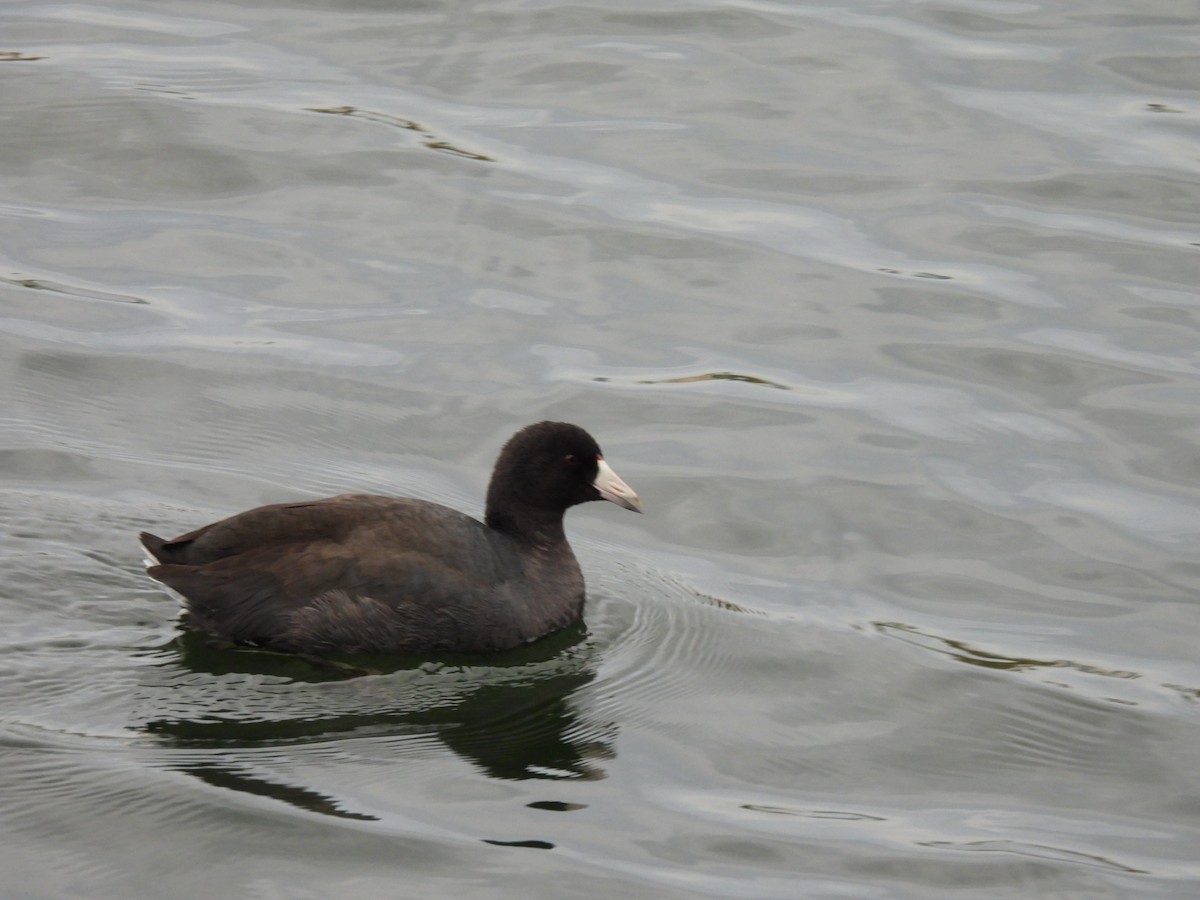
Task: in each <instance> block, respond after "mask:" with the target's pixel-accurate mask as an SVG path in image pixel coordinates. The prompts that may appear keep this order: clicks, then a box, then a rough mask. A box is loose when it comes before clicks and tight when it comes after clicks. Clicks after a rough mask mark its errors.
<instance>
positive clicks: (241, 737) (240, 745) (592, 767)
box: [143, 623, 615, 819]
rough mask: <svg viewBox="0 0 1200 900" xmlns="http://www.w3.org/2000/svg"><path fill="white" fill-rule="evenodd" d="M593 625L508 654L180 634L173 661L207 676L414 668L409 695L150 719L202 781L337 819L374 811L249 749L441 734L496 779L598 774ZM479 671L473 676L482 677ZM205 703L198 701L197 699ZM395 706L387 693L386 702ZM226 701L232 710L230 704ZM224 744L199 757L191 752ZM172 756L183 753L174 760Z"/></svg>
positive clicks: (327, 674) (332, 677) (292, 676)
mask: <svg viewBox="0 0 1200 900" xmlns="http://www.w3.org/2000/svg"><path fill="white" fill-rule="evenodd" d="M588 639H589V635H588V633H587V630H586V627H585V626H584V625H583V624H582V623H579V624H577V625H575V626H573V627H571V628H568V629H566V630H565V631H562V632H559V633H557V634H555V635H552V636H550V637H548V638H545V639H543V640H540V641H537V642H535V643H533V644H529V645H526V646H523V647H520V648H517V649H515V650H512V651H509V652H507V653H503V654H496V655H490V656H487V657H468V656H458V655H455V656H450V655H442V656H440V657H438V658H436V659H433V658H430V657H424V658H420V657H408V658H403V659H398V658H389V659H378V658H363V657H353V658H349V657H346V658H338V659H334V660H316V659H306V658H301V657H296V656H288V655H283V654H275V653H262V652H258V651H254V650H245V649H233V648H229V647H221V646H217V645H214V644H213V643H212V642H211V641H210V639H208V638H206V637H205V636H204V635H201V634H197V633H195V632H191V631H183V632H181V634H180V636H179V637H178V638H177V639H176V640H175V641H173V642H172V644H171V645H170V650H169V652H168V654H167V661H166V665H168V666H175V667H180V666H182V667H184V668H185V669H187V670H190V671H191V672H193V673H200V674H204V675H206V676H217V677H223V676H229V675H246V676H271V677H273V679H274V680H275V682H276V683H278V682H279V681H280V680H282V679H286V680H287V681H290V682H294V683H320V682H330V681H340V680H347V679H354V678H364V677H368V678H369V677H371V676H380V675H383V676H387V675H390V674H394V673H401V674H405V673H407V674H411V675H413V676H414V679H415V680H414V681H413V682H411V684H412V685H415V688H414V690H412V691H411V695H409V694H407V693H406V692H404V691H398V692H397V696H396V697H395V701H394V704H391V705H390V708H386V709H382V710H381V709H379V705H378V702H376V703H375V704H374V707H373V708H372V709H371V710H370V711H369V712H361V713H359V712H347V711H346V709H345V704H344V703H342V704H341V708H340V709H337V710H333V711H331V712H330V713H329V714H328V715H321V714H318V715H315V716H314V715H313V709H312V705H311V702H309V703H305V704H302V705H303V709H299V710H297V713H296V715H295V717H288V716H286V715H285V716H282V717H280V716H279V715H278V713H279V712H280V708H281V707H285V706H286V703H287V697H286V691H285V692H284V695H283V696H282V697H281V698H279V701H278V703H275V704H274V706H273V709H272V710H271V712H272V715H271V717H270V718H269V719H268V718H264V717H262V716H257V715H256V716H246V717H238V716H237V715H228V714H219V713H216V712H215V710H211V709H208V708H207V707H205V706H204V705H203V704H202V703H199V702H198V703H197V712H196V715H195V717H173V718H162V717H159V718H153V719H151V720H150V721H148V722H147V723H146V724H145V725H144V726H143V727H144V730H145V731H146V732H147V733H149V734H151V735H153V736H154V737H155V739H156V740H157V741H161V742H167V743H168V744H169V745H170V746H171V747H173V748H177V749H186V750H188V751H189V752H188V753H187V754H185V755H186V758H187V762H186V763H178V762H171V763H168V765H170V766H171V768H174V769H176V770H177V771H182V772H186V773H188V774H190V775H193V776H195V777H196V778H199V779H201V780H202V781H204V782H206V783H207V784H210V785H213V786H217V787H222V788H225V789H228V790H235V791H242V792H246V793H250V794H255V795H259V796H269V797H272V798H274V799H276V800H280V801H282V802H285V803H288V804H291V805H293V806H296V807H299V808H302V809H306V810H309V811H311V812H317V813H321V814H325V815H331V816H337V817H341V818H353V819H372V818H375V817H374V816H369V815H363V814H360V813H355V812H347V811H346V810H345V809H343V808H342V806H341V805H340V804H339V802H338V801H336V800H335V799H333V798H331V797H329V796H327V795H325V794H322V793H320V792H317V791H314V790H312V789H310V788H308V787H302V786H297V785H295V784H286V783H282V782H280V781H278V780H275V779H274V778H273V777H266V776H265V775H264V773H263V772H261V771H259V770H258V767H257V766H254V765H253V764H250V763H249V762H248V760H246V759H239V757H243V758H244V757H246V754H241V753H239V752H238V751H239V750H248V751H253V750H254V749H255V748H260V747H267V746H270V747H275V748H278V747H279V746H281V745H287V744H295V743H305V742H310V741H315V740H321V741H326V740H336V739H338V738H349V737H371V738H378V737H384V738H386V737H388V736H413V735H421V736H434V737H435V738H436V740H437V741H438V742H439V743H440V744H441V745H443V746H444V747H445V748H447V749H448V750H450V751H452V752H454V753H455V754H457V755H458V756H460V757H462V758H463V759H465V760H468V761H470V762H472V763H474V764H475V765H476V766H478V767H479V768H480V769H481V770H482V771H484V772H485V773H486V774H488V775H489V776H491V777H493V778H500V779H510V780H520V779H580V778H602V777H603V776H604V772H603V770H602V769H601V768H600V767H599V764H600V762H601V761H603V760H605V759H608V758H610V757H611V756H612V745H613V742H614V739H615V734H614V732H613V729H612V726H611V725H609V724H606V723H599V724H598V723H595V722H588V721H585V720H584V719H583V718H582V717H581V716H580V713H579V712H578V711H577V710H576V709H575V708H573V706H572V703H571V698H572V696H573V695H574V694H576V692H578V691H579V690H580V689H581V688H582V687H583V686H585V685H587V684H589V683H590V682H591V681H592V680H593V679H594V678H595V670H594V660H593V659H592V658H591V656H592V654H591V645H590V644H589V640H588ZM448 668H449V669H450V670H451V671H453V672H454V673H456V677H455V678H453V679H452V682H451V686H450V689H449V690H447V685H446V682H445V680H443V681H441V682H439V687H438V689H437V696H436V702H430V697H429V695H428V694H427V693H426V694H424V695H423V694H422V693H421V690H420V686H421V680H422V678H423V677H424V675H423V673H425V672H427V673H430V675H431V676H433V675H436V673H438V672H442V671H446V670H447V669H448ZM476 676H477V677H476ZM198 699H199V698H198ZM389 703H390V698H389ZM226 708H227V707H226ZM204 749H208V750H213V751H217V752H214V753H212V754H207V753H206V754H203V758H202V759H200V760H198V759H197V758H196V753H195V751H196V750H204ZM176 758H177V757H176Z"/></svg>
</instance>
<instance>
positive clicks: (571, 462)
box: [563, 453, 579, 466]
mask: <svg viewBox="0 0 1200 900" xmlns="http://www.w3.org/2000/svg"><path fill="white" fill-rule="evenodd" d="M563 462H565V463H566V464H567V465H568V466H578V465H579V458H578V457H577V456H575V454H574V453H568V454H567V455H566V456H564V457H563Z"/></svg>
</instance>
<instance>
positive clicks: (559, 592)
mask: <svg viewBox="0 0 1200 900" xmlns="http://www.w3.org/2000/svg"><path fill="white" fill-rule="evenodd" d="M589 500H609V501H611V502H613V503H615V504H617V505H618V506H621V507H624V508H625V509H630V510H633V511H635V512H641V501H640V500H639V499H638V496H637V494H635V493H634V492H633V490H632V489H631V488H630V487H629V486H628V485H627V484H626V483H625V482H624V481H622V480H621V479H620V478H619V477H618V476H617V474H616V473H615V472H614V471H613V470H612V469H611V468H610V467H609V465H608V463H607V462H605V460H604V456H603V454H602V453H601V452H600V447H599V446H598V445H597V443H596V441H595V439H593V438H592V436H591V435H590V434H588V433H587V432H586V431H584V430H583V429H582V428H580V427H578V426H577V425H570V424H567V423H565V422H539V423H537V424H535V425H529V426H527V427H526V428H523V429H521V430H520V431H518V432H517V433H516V434H515V435H513V437H512V438H511V439H510V440H509V441H508V442H507V443H506V444H505V445H504V447H503V449H502V450H501V451H500V455H499V457H498V458H497V460H496V465H495V468H494V469H493V471H492V477H491V481H490V483H489V485H488V490H487V504H486V511H485V515H484V518H483V521H482V522H481V521H479V520H478V519H475V518H472V517H471V516H468V515H466V514H465V513H461V512H458V511H457V510H454V509H451V508H449V507H447V506H442V505H441V504H438V503H432V502H430V501H427V500H416V499H410V498H402V497H387V496H377V495H372V494H343V495H340V496H337V497H329V498H326V499H323V500H308V501H302V502H299V503H279V504H273V505H271V506H260V507H257V508H255V509H251V510H247V511H246V512H242V513H238V514H237V515H235V516H231V517H229V518H227V519H222V520H221V521H219V522H214V523H213V524H211V525H205V526H204V527H203V528H198V529H196V530H195V531H190V532H188V533H187V534H184V535H181V536H180V537H177V538H173V539H171V540H164V539H163V538H160V537H157V536H155V535H153V534H150V533H149V532H142V534H141V541H142V545H143V546H144V547H145V549H146V552H147V553H149V554H150V556H152V557H153V558H154V560H155V561H156V563H155V564H150V565H149V566H148V568H147V570H146V571H147V572H148V573H149V575H150V577H151V578H153V579H155V580H156V581H159V582H161V583H162V584H164V585H166V586H167V587H169V588H171V589H172V590H174V591H176V592H177V593H179V594H181V595H182V597H183V599H184V602H185V606H186V608H187V610H188V617H189V624H190V625H191V626H192V627H195V628H198V629H200V630H202V631H205V632H208V633H210V634H212V635H215V636H217V637H220V638H224V639H227V640H231V641H234V642H238V643H246V644H253V645H257V646H260V647H265V648H270V649H275V650H282V651H288V652H294V653H303V654H311V655H322V654H328V653H370V654H396V653H425V652H429V651H439V650H440V651H456V652H470V653H475V652H490V651H499V650H506V649H509V648H512V647H516V646H518V645H520V644H522V643H525V642H527V641H532V640H534V639H536V638H539V637H542V636H543V635H546V634H549V633H551V632H553V631H557V630H559V629H561V628H564V627H566V626H567V625H569V624H571V623H572V622H574V621H575V620H576V619H578V618H579V616H580V615H581V613H582V611H583V601H584V584H583V574H582V572H581V571H580V569H579V563H578V562H577V561H576V559H575V554H574V553H573V552H572V550H571V546H570V544H568V543H567V538H566V534H565V532H564V531H563V514H564V513H565V512H566V510H567V509H568V508H570V507H572V506H575V505H576V504H579V503H586V502H588V501H589Z"/></svg>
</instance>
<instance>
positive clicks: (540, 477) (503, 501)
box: [487, 422, 641, 531]
mask: <svg viewBox="0 0 1200 900" xmlns="http://www.w3.org/2000/svg"><path fill="white" fill-rule="evenodd" d="M589 500H610V501H612V502H613V503H616V504H617V505H618V506H623V507H625V508H626V509H632V510H634V511H635V512H641V509H640V502H639V500H638V497H637V494H635V493H634V492H633V491H632V490H631V489H630V487H629V486H628V485H627V484H625V482H623V481H622V480H621V479H620V478H618V477H617V474H616V473H615V472H614V471H613V470H612V469H610V468H609V467H608V463H606V462H605V461H604V456H603V454H601V452H600V446H599V445H598V444H597V443H596V441H595V439H594V438H593V437H592V436H591V435H590V434H588V433H587V432H586V431H584V430H583V429H582V428H580V427H579V426H578V425H570V424H568V423H566V422H538V423H537V424H536V425H529V426H527V427H525V428H522V429H521V430H520V431H518V432H517V433H516V434H514V435H513V436H512V437H511V438H510V439H509V441H508V443H507V444H505V445H504V449H502V450H501V451H500V456H499V458H498V459H497V460H496V468H495V469H494V470H493V471H492V480H491V484H489V485H488V495H487V524H488V525H491V526H492V527H493V528H499V529H501V530H503V531H511V530H513V527H514V526H516V525H517V524H518V523H519V522H520V521H522V520H526V519H530V520H532V519H537V520H545V519H546V518H547V517H557V521H558V522H559V523H560V526H561V520H562V514H563V512H565V511H566V510H567V509H568V508H569V507H572V506H575V505H576V504H578V503H586V502H588V501H589Z"/></svg>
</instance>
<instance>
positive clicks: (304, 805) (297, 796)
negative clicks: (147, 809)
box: [174, 762, 379, 822]
mask: <svg viewBox="0 0 1200 900" xmlns="http://www.w3.org/2000/svg"><path fill="white" fill-rule="evenodd" d="M174 768H175V770H176V771H177V772H184V773H186V774H188V775H194V776H195V777H196V778H199V779H200V780H201V781H203V782H204V783H205V784H210V785H212V786H213V787H219V788H226V789H228V790H231V791H241V792H242V793H245V794H253V795H255V796H256V797H269V798H271V799H272V800H282V801H283V802H284V803H290V804H291V805H292V806H295V807H299V808H300V809H306V810H308V811H309V812H315V813H321V814H322V815H326V816H334V817H336V818H339V819H356V820H358V821H361V822H376V821H378V820H379V816H372V815H368V814H367V813H356V812H350V811H348V810H344V809H342V808H341V807H340V805H339V804H338V801H337V800H334V799H333V798H332V797H327V796H326V795H325V794H321V793H318V792H317V791H313V790H309V789H308V788H302V787H296V786H295V785H291V784H281V783H280V782H277V781H272V780H270V779H268V778H264V777H263V776H261V775H259V774H255V773H251V772H249V771H246V770H244V769H241V768H240V767H239V766H238V765H237V764H236V763H232V762H230V763H227V764H222V763H218V762H212V763H194V764H189V765H183V766H175V767H174Z"/></svg>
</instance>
